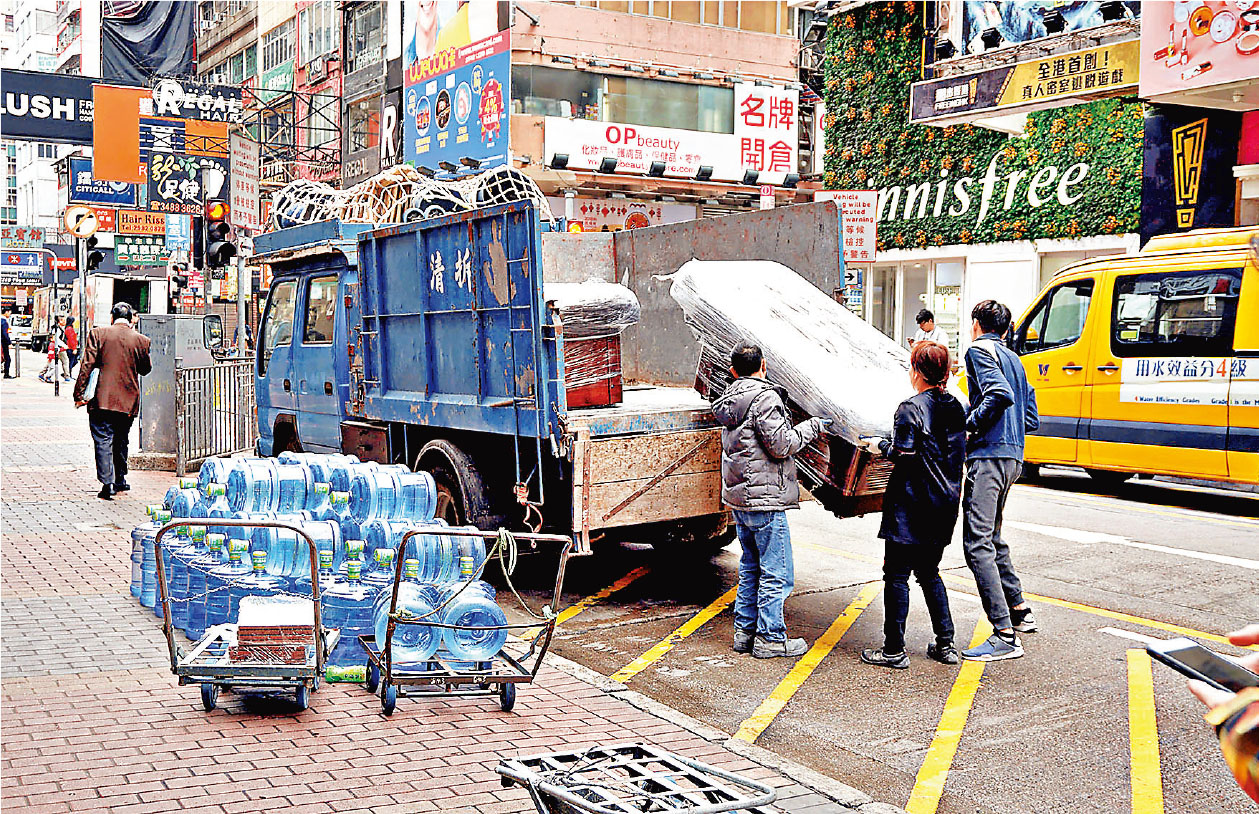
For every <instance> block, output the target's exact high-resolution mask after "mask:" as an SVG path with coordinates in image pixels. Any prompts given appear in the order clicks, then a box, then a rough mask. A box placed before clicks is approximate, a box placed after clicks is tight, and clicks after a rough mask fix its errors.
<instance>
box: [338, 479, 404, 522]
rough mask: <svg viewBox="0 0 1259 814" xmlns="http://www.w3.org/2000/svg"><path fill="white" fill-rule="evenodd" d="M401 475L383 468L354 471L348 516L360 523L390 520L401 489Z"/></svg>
mask: <svg viewBox="0 0 1259 814" xmlns="http://www.w3.org/2000/svg"><path fill="white" fill-rule="evenodd" d="M401 474H402V473H401V472H399V471H398V470H397V469H396V468H394V467H383V466H378V467H375V468H373V469H366V470H356V471H355V473H354V474H353V476H351V478H350V489H349V492H350V514H351V515H353V516H354V517H355V518H356V519H357V520H360V521H367V520H372V519H389V518H392V517H393V516H394V511H395V509H396V508H397V505H398V493H399V491H401V489H402V483H401Z"/></svg>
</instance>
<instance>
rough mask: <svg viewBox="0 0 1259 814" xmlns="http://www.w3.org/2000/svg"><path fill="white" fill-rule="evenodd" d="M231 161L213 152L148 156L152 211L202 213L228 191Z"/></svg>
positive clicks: (185, 213) (186, 213) (184, 213)
mask: <svg viewBox="0 0 1259 814" xmlns="http://www.w3.org/2000/svg"><path fill="white" fill-rule="evenodd" d="M229 168H230V164H229V163H228V159H226V158H216V157H213V156H196V155H181V154H178V153H153V154H152V155H150V156H149V160H148V174H149V175H148V194H149V207H148V208H149V211H151V212H168V213H172V214H183V215H198V214H200V213H201V210H202V208H203V207H204V204H205V201H206V200H207V199H210V198H217V197H219V196H220V195H222V193H223V192H224V188H225V186H226V184H227V179H228V175H229Z"/></svg>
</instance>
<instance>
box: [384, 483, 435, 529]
mask: <svg viewBox="0 0 1259 814" xmlns="http://www.w3.org/2000/svg"><path fill="white" fill-rule="evenodd" d="M398 487H399V488H398V497H397V503H396V504H395V506H394V511H393V517H395V518H396V519H399V520H408V521H412V522H415V523H420V522H427V521H430V520H432V519H433V512H434V511H436V509H437V484H436V483H434V481H433V476H432V475H430V474H428V473H427V472H404V473H401V474H400V475H399V476H398Z"/></svg>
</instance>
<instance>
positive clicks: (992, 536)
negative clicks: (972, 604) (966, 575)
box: [962, 458, 1023, 630]
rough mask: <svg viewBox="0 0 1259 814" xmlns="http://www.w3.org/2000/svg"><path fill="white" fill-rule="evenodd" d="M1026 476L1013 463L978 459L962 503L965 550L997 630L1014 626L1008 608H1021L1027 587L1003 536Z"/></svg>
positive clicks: (971, 463) (968, 471) (969, 466)
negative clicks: (1015, 490)
mask: <svg viewBox="0 0 1259 814" xmlns="http://www.w3.org/2000/svg"><path fill="white" fill-rule="evenodd" d="M1021 474H1023V462H1022V461H1016V460H1014V459H1013V458H978V459H976V460H973V461H967V462H966V485H965V492H964V497H963V502H962V511H963V519H962V547H963V548H964V550H965V554H966V564H967V565H968V566H970V570H971V572H972V573H973V574H974V575H975V586H976V587H977V588H978V589H979V600H980V602H982V603H983V606H984V614H985V615H986V616H987V617H988V621H989V622H991V623H992V626H993V627H994V628H996V629H997V630H1005V629H1007V628H1009V627H1010V608H1013V607H1014V606H1015V605H1022V604H1023V586H1022V584H1021V583H1020V582H1019V578H1018V575H1017V574H1015V573H1014V563H1012V562H1011V561H1010V546H1008V545H1006V542H1005V540H1004V539H1002V537H1001V516H1002V514H1004V512H1005V500H1006V497H1008V496H1009V494H1010V487H1012V486H1013V485H1014V482H1015V481H1017V480H1018V479H1019V475H1021Z"/></svg>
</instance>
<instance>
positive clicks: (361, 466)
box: [327, 461, 380, 492]
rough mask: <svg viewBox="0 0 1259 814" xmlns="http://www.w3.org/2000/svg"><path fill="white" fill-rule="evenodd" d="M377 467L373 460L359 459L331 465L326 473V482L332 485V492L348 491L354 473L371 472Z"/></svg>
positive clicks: (378, 466)
mask: <svg viewBox="0 0 1259 814" xmlns="http://www.w3.org/2000/svg"><path fill="white" fill-rule="evenodd" d="M379 468H380V464H378V463H376V462H375V461H360V462H358V463H352V464H345V465H344V466H338V467H333V468H332V469H331V470H330V471H329V472H328V473H327V474H328V483H329V484H330V485H331V486H332V491H334V492H348V491H350V481H351V480H353V479H354V476H355V475H357V474H359V473H362V472H371V471H373V470H376V469H379Z"/></svg>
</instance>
